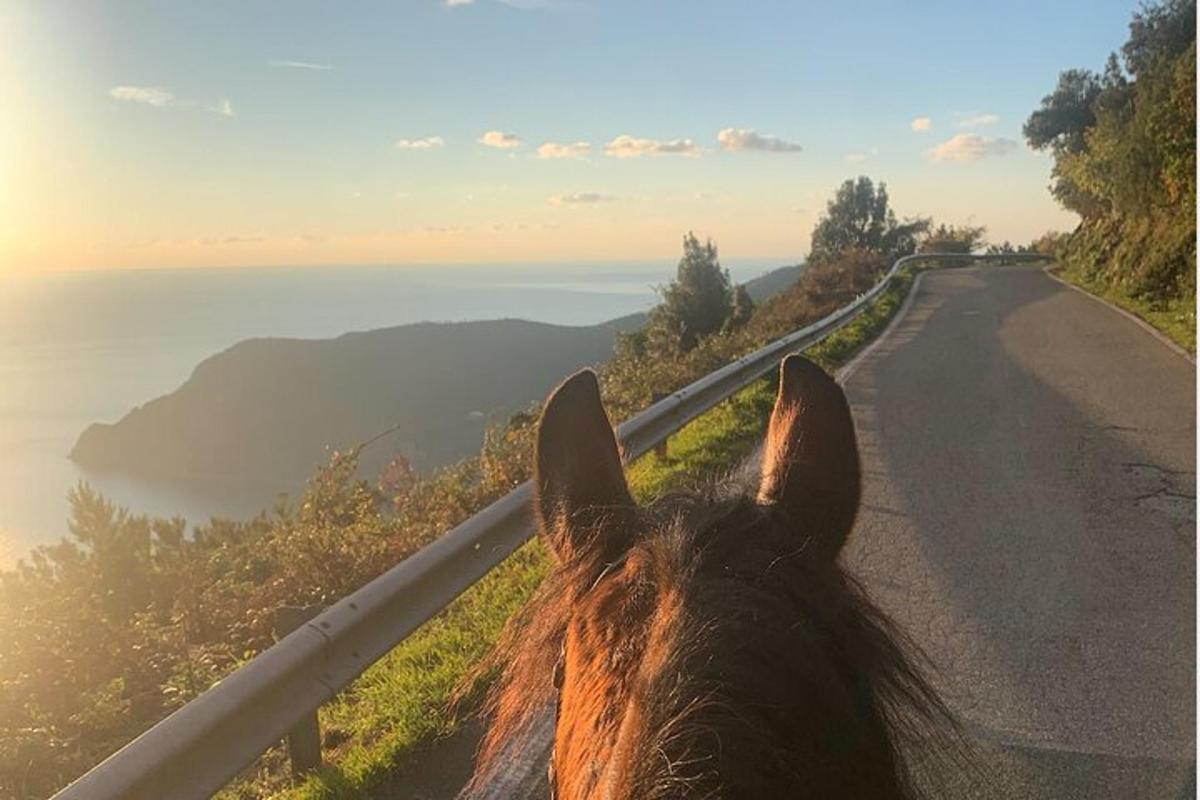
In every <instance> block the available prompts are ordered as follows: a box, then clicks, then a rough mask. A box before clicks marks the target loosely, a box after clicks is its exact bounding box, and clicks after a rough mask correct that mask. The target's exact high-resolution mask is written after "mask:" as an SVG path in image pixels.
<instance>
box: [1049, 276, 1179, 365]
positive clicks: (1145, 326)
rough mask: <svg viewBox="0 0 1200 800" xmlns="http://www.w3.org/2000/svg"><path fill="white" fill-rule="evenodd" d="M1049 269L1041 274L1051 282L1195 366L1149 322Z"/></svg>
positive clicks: (1169, 339) (1169, 338)
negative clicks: (1109, 311)
mask: <svg viewBox="0 0 1200 800" xmlns="http://www.w3.org/2000/svg"><path fill="white" fill-rule="evenodd" d="M1050 269H1051V267H1043V268H1042V272H1044V273H1045V274H1046V275H1047V276H1048V277H1049V278H1050V279H1051V280H1054V281H1057V282H1058V283H1061V284H1062V285H1063V286H1066V287H1067V288H1068V289H1074V290H1075V291H1077V292H1079V293H1080V294H1081V295H1083V296H1084V297H1088V298H1091V299H1092V300H1095V301H1096V302H1097V303H1099V304H1101V305H1103V306H1107V307H1108V308H1110V309H1112V310H1113V311H1115V312H1117V313H1118V314H1120V315H1121V316H1122V317H1125V319H1127V320H1129V321H1130V322H1132V323H1133V324H1135V325H1137V326H1138V327H1139V328H1141V329H1142V330H1144V331H1145V332H1146V333H1148V334H1150V335H1151V336H1153V337H1154V338H1155V339H1157V340H1158V341H1159V342H1161V343H1162V344H1164V345H1166V346H1167V348H1169V349H1170V350H1171V351H1172V352H1173V353H1175V355H1177V356H1180V357H1181V358H1183V359H1184V360H1185V361H1187V362H1188V363H1190V364H1191V365H1192V366H1195V365H1196V357H1195V356H1193V355H1192V354H1191V353H1189V352H1188V351H1187V350H1184V349H1183V348H1182V347H1180V346H1179V345H1178V344H1176V343H1175V342H1174V341H1172V340H1171V337H1169V336H1167V335H1166V334H1165V333H1163V332H1162V331H1160V330H1159V329H1158V328H1156V327H1154V326H1153V325H1151V324H1150V323H1149V322H1146V320H1144V319H1142V318H1141V317H1139V316H1138V315H1137V314H1134V313H1133V312H1131V311H1126V310H1125V309H1123V308H1121V307H1120V306H1119V305H1117V304H1116V303H1113V302H1110V301H1108V300H1105V299H1104V298H1103V297H1101V296H1100V295H1097V294H1092V293H1091V292H1089V291H1088V290H1087V289H1084V288H1083V287H1082V286H1077V285H1075V284H1074V283H1071V282H1070V281H1067V280H1063V279H1062V278H1060V277H1058V276H1057V275H1055V274H1054V273H1053V272H1051V271H1050Z"/></svg>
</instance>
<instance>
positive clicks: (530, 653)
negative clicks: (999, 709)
mask: <svg viewBox="0 0 1200 800" xmlns="http://www.w3.org/2000/svg"><path fill="white" fill-rule="evenodd" d="M637 514H638V518H637V519H636V520H635V521H634V523H633V524H634V525H635V527H636V532H635V536H634V539H633V544H632V546H631V547H630V550H629V553H628V554H627V557H632V556H633V555H635V554H636V558H637V560H638V562H639V563H640V564H642V565H644V566H645V568H644V569H642V570H640V571H639V574H638V576H637V578H636V579H635V580H636V581H637V584H638V585H637V586H629V587H623V588H624V589H625V590H626V591H629V592H637V593H638V594H640V595H643V596H645V595H646V594H649V595H650V596H651V600H650V603H649V605H650V607H652V608H653V612H652V614H651V619H650V620H643V619H639V618H637V617H636V616H629V615H627V616H628V617H629V618H623V619H622V618H618V619H612V620H604V621H603V622H604V623H605V624H607V625H613V626H619V628H618V629H619V630H620V631H621V632H622V635H623V636H627V637H629V638H630V639H631V641H633V642H635V643H636V646H640V647H641V648H643V650H642V653H641V658H640V662H641V668H640V673H641V674H639V675H638V676H637V679H636V680H634V681H631V685H633V686H634V690H633V695H632V696H631V703H632V704H636V705H637V707H638V712H639V714H638V716H639V726H638V733H637V741H636V745H635V748H634V751H633V752H632V753H631V754H630V756H631V757H630V759H629V760H628V761H627V762H623V765H622V766H623V769H622V772H623V773H624V774H623V777H622V779H621V780H622V785H623V786H625V787H627V788H628V789H629V792H628V796H634V797H644V798H651V799H653V798H666V797H680V796H688V797H710V796H731V795H730V794H729V791H730V789H729V787H732V786H736V787H738V792H739V796H746V797H757V796H773V792H774V793H777V792H778V791H779V789H780V787H785V786H786V787H793V789H792V790H790V794H789V796H802V797H808V796H812V797H821V796H826V794H827V792H824V791H823V790H822V788H821V787H822V786H828V785H831V784H830V783H828V781H825V780H823V778H827V779H829V780H833V779H834V778H833V772H832V771H833V770H836V769H838V767H839V764H838V763H832V761H831V753H832V754H834V755H836V756H838V757H841V758H844V759H850V760H853V761H854V763H855V770H854V771H855V772H856V773H857V774H856V775H855V776H853V777H852V778H851V780H855V781H858V784H856V785H857V787H858V788H860V789H863V790H864V791H863V792H862V793H856V796H869V795H870V794H871V792H870V791H869V790H871V789H872V788H873V787H874V788H877V787H880V786H893V787H898V789H897V792H898V793H896V794H895V795H894V796H895V797H897V798H915V797H919V796H920V790H919V788H918V786H917V784H916V782H915V781H914V776H913V769H912V765H910V763H909V760H908V754H909V751H911V750H913V749H914V748H915V750H916V751H918V752H920V753H921V758H922V760H923V762H924V760H925V759H926V757H927V756H928V757H929V759H930V760H929V763H922V764H921V771H922V772H923V773H924V772H926V771H930V770H931V767H933V768H934V770H933V771H936V765H937V764H938V763H940V762H941V761H942V760H943V759H944V757H945V755H946V754H949V756H950V758H952V759H953V760H954V761H956V762H963V761H965V760H966V758H965V756H963V755H962V754H963V753H964V752H965V751H964V748H965V746H964V745H962V738H961V737H960V736H959V735H958V731H957V728H956V726H955V723H954V721H953V718H952V716H951V714H950V713H949V711H948V710H947V708H946V707H945V705H944V704H943V703H942V701H941V700H940V699H939V698H938V696H937V694H936V693H935V692H934V691H933V689H932V688H931V687H930V685H929V683H928V682H927V681H926V679H925V678H924V677H923V675H922V670H921V669H920V668H919V667H923V666H925V665H926V664H927V662H926V660H925V658H924V655H923V654H922V653H921V651H920V650H919V648H918V647H917V646H916V645H915V644H914V643H913V642H912V641H911V640H910V639H909V638H908V637H907V636H905V635H904V634H903V633H902V632H901V631H900V630H899V629H898V628H897V627H896V626H895V625H894V624H893V623H892V622H891V621H890V619H889V618H888V617H887V616H886V615H885V614H884V613H883V612H882V611H880V610H879V609H878V608H877V607H876V606H875V605H874V604H873V603H872V602H871V600H870V598H869V597H868V595H867V593H866V591H865V590H864V589H863V587H862V586H861V585H860V584H859V583H858V582H857V581H856V580H855V579H854V578H853V577H852V576H851V575H849V574H848V573H847V572H845V571H844V570H843V569H842V568H841V566H840V565H838V564H837V563H836V562H835V561H829V560H827V559H820V558H816V557H814V553H813V552H812V551H815V549H816V548H811V549H810V548H809V539H808V538H807V537H806V536H804V535H802V533H800V532H799V531H803V526H802V525H798V524H797V523H796V521H795V520H792V519H789V518H787V517H786V516H785V515H784V514H783V513H781V511H780V510H779V509H776V508H773V507H771V506H768V505H763V504H760V503H757V502H755V501H754V500H753V495H752V494H748V493H747V492H746V491H745V487H743V486H740V485H738V484H736V483H733V482H723V483H717V484H711V485H706V486H703V487H701V488H699V489H698V490H695V491H684V492H679V493H675V494H672V495H669V496H667V497H664V498H661V499H660V500H658V501H656V502H655V503H653V504H651V505H650V506H648V507H645V508H642V509H639V511H638V512H637ZM578 552H579V553H580V555H578V556H576V557H574V558H573V559H572V560H570V561H567V562H565V563H562V564H560V565H558V566H557V567H556V569H555V570H554V571H553V572H552V574H551V575H550V576H549V577H548V578H547V579H546V580H545V581H544V582H543V584H542V586H541V587H540V588H539V590H538V591H537V592H536V594H535V596H534V598H533V599H532V600H531V601H530V602H529V603H528V604H527V605H526V606H525V608H524V609H523V610H522V611H521V612H519V613H518V614H517V615H516V616H514V618H513V619H512V620H510V622H509V624H508V625H507V627H506V629H505V632H504V634H503V636H502V638H501V641H500V643H499V644H498V646H497V647H496V648H495V649H494V650H493V652H492V653H491V655H490V656H489V657H488V658H487V659H486V660H485V662H484V663H483V664H482V665H481V667H480V670H479V672H478V673H477V677H478V675H482V674H490V675H494V676H496V680H495V682H494V683H493V684H492V686H491V688H490V690H489V692H488V695H487V699H486V702H485V706H484V709H485V713H486V715H487V716H488V717H489V718H490V727H489V730H488V733H487V735H486V737H485V739H484V741H483V742H482V744H481V746H480V750H479V754H478V758H477V767H476V772H475V778H474V779H473V785H474V786H476V787H477V786H479V785H481V784H482V783H484V782H486V781H487V780H488V777H489V775H490V774H491V773H492V772H493V770H494V769H495V768H496V767H497V766H498V764H499V762H500V761H501V760H502V759H503V758H504V754H505V753H512V752H516V748H520V747H521V744H522V743H524V742H527V741H528V739H529V737H530V735H531V732H533V731H534V730H536V729H537V726H538V723H539V721H544V720H545V719H546V716H547V715H548V714H553V713H554V708H555V703H556V701H557V689H556V687H555V671H556V669H557V666H558V664H559V661H560V658H561V653H562V652H563V647H564V640H565V636H566V632H567V628H568V625H569V624H570V622H571V619H572V617H573V614H575V613H576V612H577V611H578V609H579V605H578V604H579V602H580V600H581V598H583V597H584V596H585V595H586V593H587V592H588V591H590V590H591V589H592V588H593V587H594V586H595V585H596V584H597V582H598V581H602V580H606V579H607V578H606V570H608V569H609V568H610V567H611V566H612V565H610V564H604V563H599V562H598V561H597V559H596V557H595V556H594V555H593V553H594V552H595V551H594V550H593V549H592V548H580V550H579V551H578ZM641 606H642V607H645V606H646V604H645V603H642V604H641ZM656 622H657V623H658V624H655V623H656ZM631 646H634V645H633V644H631ZM648 664H650V665H652V667H648V666H647V665H648ZM847 687H848V688H847ZM839 704H840V705H839ZM847 704H849V705H850V706H851V707H853V708H856V709H857V712H858V713H857V714H856V715H855V717H856V719H859V720H861V726H859V727H858V728H856V727H855V726H854V725H847V724H844V722H843V724H840V725H839V724H832V723H834V722H837V721H838V720H844V718H845V715H844V714H841V716H839V714H840V713H841V711H840V709H844V707H845V706H846V705H847ZM797 708H803V709H804V710H805V713H804V714H800V715H797V714H795V713H794V711H795V709H797ZM785 710H786V711H787V712H788V713H784V711H785ZM822 721H825V722H829V723H831V724H829V725H826V726H824V728H822V726H821V722H822ZM872 731H874V732H878V731H882V732H884V734H885V735H884V736H883V737H882V739H883V741H884V742H886V752H882V753H880V752H877V751H871V755H872V757H869V758H867V757H863V754H864V753H866V752H867V751H868V750H870V749H871V748H872V747H874V746H875V745H873V744H872V742H874V741H875V739H877V738H879V737H874V738H872V736H871V732H872ZM718 732H719V734H718ZM868 740H869V741H868ZM785 743H790V744H785ZM797 743H798V744H797ZM845 763H846V761H845V760H843V761H842V762H840V766H841V768H842V769H843V771H844V766H845ZM801 770H803V771H801ZM823 770H824V771H825V772H826V773H828V774H823V773H822V771H823ZM837 780H841V781H843V783H841V784H838V785H840V786H842V787H843V788H845V783H844V780H845V776H844V775H841V774H840V773H839V776H838V777H837ZM804 786H807V787H808V788H807V789H806V790H805V791H803V792H800V793H797V792H796V791H795V790H794V789H795V787H804Z"/></svg>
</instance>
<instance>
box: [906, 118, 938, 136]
mask: <svg viewBox="0 0 1200 800" xmlns="http://www.w3.org/2000/svg"><path fill="white" fill-rule="evenodd" d="M909 127H911V128H912V129H913V130H914V131H916V132H917V133H924V132H925V131H927V130H929V129H931V128H932V127H933V120H932V119H930V118H929V117H917V118H916V119H914V120H913V121H912V123H911V125H910V126H909Z"/></svg>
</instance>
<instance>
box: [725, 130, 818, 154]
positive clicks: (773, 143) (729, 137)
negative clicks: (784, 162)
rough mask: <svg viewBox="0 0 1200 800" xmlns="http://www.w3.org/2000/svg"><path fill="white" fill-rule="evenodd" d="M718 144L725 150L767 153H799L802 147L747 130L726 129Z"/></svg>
mask: <svg viewBox="0 0 1200 800" xmlns="http://www.w3.org/2000/svg"><path fill="white" fill-rule="evenodd" d="M717 142H718V143H719V144H720V145H721V148H722V149H724V150H762V151H764V152H767V153H798V152H800V151H801V150H803V149H804V148H802V147H801V146H800V145H798V144H796V143H794V142H789V141H785V140H784V139H780V138H779V137H778V136H771V135H770V134H765V133H756V132H754V131H752V130H748V129H746V128H725V129H724V130H722V131H721V132H720V133H718V134H717Z"/></svg>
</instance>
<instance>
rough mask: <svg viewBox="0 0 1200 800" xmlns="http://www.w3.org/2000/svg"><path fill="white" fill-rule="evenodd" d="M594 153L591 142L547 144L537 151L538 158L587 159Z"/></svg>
mask: <svg viewBox="0 0 1200 800" xmlns="http://www.w3.org/2000/svg"><path fill="white" fill-rule="evenodd" d="M591 152H592V143H591V142H572V143H571V144H560V143H559V142H545V143H544V144H542V146H541V147H539V148H538V149H537V157H538V158H587V156H588V155H589V154H590V153H591Z"/></svg>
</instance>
